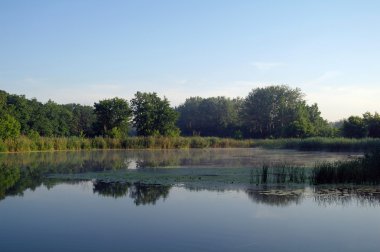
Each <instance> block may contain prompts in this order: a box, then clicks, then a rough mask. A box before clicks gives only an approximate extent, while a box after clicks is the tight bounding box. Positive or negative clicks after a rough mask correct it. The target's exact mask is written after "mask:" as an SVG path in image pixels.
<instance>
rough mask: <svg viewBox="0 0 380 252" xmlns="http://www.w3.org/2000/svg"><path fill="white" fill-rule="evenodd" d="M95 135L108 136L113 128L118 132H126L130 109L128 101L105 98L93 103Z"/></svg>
mask: <svg viewBox="0 0 380 252" xmlns="http://www.w3.org/2000/svg"><path fill="white" fill-rule="evenodd" d="M94 106H95V114H96V117H97V120H96V126H97V135H103V136H108V134H110V133H112V130H113V129H114V128H117V129H118V130H119V131H120V134H128V123H129V121H130V118H131V113H132V111H131V109H130V108H129V104H128V101H126V100H124V99H121V98H117V97H116V98H113V99H106V100H102V101H99V102H98V103H95V105H94Z"/></svg>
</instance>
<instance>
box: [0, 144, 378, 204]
mask: <svg viewBox="0 0 380 252" xmlns="http://www.w3.org/2000/svg"><path fill="white" fill-rule="evenodd" d="M256 151H258V152H257V153H256V154H257V155H258V156H260V155H263V156H264V157H266V158H262V159H260V158H259V157H257V158H256V157H254V155H253V153H255V152H252V150H246V149H242V150H240V149H237V150H173V151H171V150H167V151H91V152H53V153H51V152H50V153H25V154H17V155H16V154H15V155H12V154H7V155H0V200H3V199H5V198H6V197H7V196H16V195H18V196H22V195H23V193H24V191H25V190H28V189H29V190H32V191H33V190H35V189H36V188H38V187H40V186H45V187H46V188H48V189H50V188H52V187H54V186H55V185H57V184H62V183H69V184H73V183H79V182H80V180H81V179H80V178H76V179H70V178H69V177H65V176H62V177H55V178H52V177H49V176H48V175H49V174H62V175H70V174H88V173H91V174H90V175H91V176H93V177H83V178H86V180H93V193H95V194H98V195H101V196H105V197H113V198H122V197H129V198H131V199H133V201H134V203H135V204H136V205H146V204H155V203H156V202H157V201H158V200H160V199H166V198H167V197H169V192H170V190H171V188H172V185H177V186H178V185H179V184H181V186H183V187H185V188H186V189H189V190H190V189H191V190H194V189H195V190H201V189H205V190H222V191H223V190H244V191H245V192H246V193H247V195H248V197H249V198H250V199H251V200H252V201H253V202H255V203H260V204H267V205H271V206H288V205H291V204H299V203H301V202H302V201H303V199H305V198H306V197H309V198H313V199H314V200H315V201H316V202H317V203H318V204H321V205H329V204H340V205H345V204H351V203H352V202H354V201H356V202H358V203H359V204H374V205H378V204H379V202H380V189H379V187H378V186H377V185H378V184H379V182H380V169H379V168H380V165H379V164H380V162H379V160H380V154H379V153H380V152H372V153H368V154H366V155H365V156H364V157H356V158H354V159H352V160H345V161H343V159H342V160H341V159H340V158H342V157H343V155H342V156H339V155H338V158H336V159H334V160H338V161H336V162H325V163H318V164H317V165H315V166H314V168H313V167H312V166H310V168H306V167H305V164H307V163H308V162H309V161H310V160H309V161H308V162H304V163H302V165H300V166H296V165H297V162H298V164H299V162H301V161H300V160H295V162H290V160H291V159H297V158H294V157H293V156H292V155H290V153H288V152H285V153H282V152H268V151H264V152H262V150H256ZM270 153H272V154H274V156H275V155H279V157H277V158H274V159H273V160H270V159H269V157H270ZM279 153H280V154H279ZM292 154H294V155H295V156H297V155H300V154H297V152H292ZM308 154H310V153H308ZM252 155H253V156H252ZM330 155H333V154H330ZM284 156H289V157H287V159H283V158H284ZM300 157H303V158H304V156H302V155H301V156H300ZM320 157H321V155H319V154H318V155H317V158H320ZM332 157H333V156H331V158H332ZM344 157H346V156H344ZM268 160H270V161H268ZM311 160H313V162H314V158H312V159H311ZM327 160H329V159H327ZM293 161H294V160H293ZM221 164H223V165H221ZM162 166H164V167H167V166H169V167H171V166H174V167H192V168H194V169H187V170H186V169H157V170H156V171H155V170H153V172H152V171H151V170H149V169H145V168H146V167H149V168H155V167H162ZM199 167H208V168H207V169H204V168H203V170H202V169H200V168H199ZM215 167H221V169H219V170H217V169H215ZM223 167H224V168H223ZM225 167H236V168H233V169H226V168H225ZM248 167H250V168H249V169H247V168H248ZM131 169H132V170H131ZM136 169H137V170H141V171H144V172H145V173H144V174H145V175H146V176H148V177H150V178H152V177H154V179H156V178H159V177H160V176H161V178H163V179H165V181H166V184H165V183H159V181H158V182H156V183H149V180H147V181H148V182H146V181H145V182H144V181H143V180H139V179H140V178H141V174H142V173H141V172H139V173H138V174H137V175H139V176H140V177H137V180H134V181H127V180H124V181H123V180H121V181H120V180H119V178H118V179H114V180H113V179H112V177H111V178H110V179H107V180H104V179H103V180H102V179H98V178H97V176H98V175H99V174H100V175H101V174H104V172H109V173H107V174H111V175H112V174H114V172H115V171H135V170H136ZM197 171H200V172H201V173H199V172H198V173H197ZM213 172H215V173H213ZM121 174H122V176H124V177H123V178H125V176H126V174H127V175H128V174H129V175H131V174H135V175H136V173H121ZM144 174H143V175H144ZM145 175H144V176H145ZM107 176H108V175H107ZM170 176H172V177H170ZM223 176H224V177H223ZM83 178H82V179H83ZM224 178H227V179H224ZM170 179H171V180H170ZM231 180H232V181H231ZM343 183H346V185H342V184H343ZM347 183H349V184H347ZM231 184H233V186H231ZM321 184H322V185H321ZM323 184H325V185H323ZM215 185H217V186H215Z"/></svg>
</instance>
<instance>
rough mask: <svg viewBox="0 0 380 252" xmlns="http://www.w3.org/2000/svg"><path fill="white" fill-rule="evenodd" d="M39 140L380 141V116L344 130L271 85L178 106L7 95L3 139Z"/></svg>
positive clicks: (161, 101) (1, 106) (295, 92)
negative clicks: (61, 101) (213, 138)
mask: <svg viewBox="0 0 380 252" xmlns="http://www.w3.org/2000/svg"><path fill="white" fill-rule="evenodd" d="M19 135H26V136H29V137H37V136H46V137H52V136H59V137H68V136H79V137H95V136H105V137H111V138H126V137H128V136H130V135H138V136H179V135H183V136H194V135H196V136H218V137H230V138H237V139H240V138H305V137H314V136H322V137H334V136H344V137H352V138H361V137H380V116H379V114H377V113H375V114H374V115H372V114H370V113H365V114H364V115H363V117H357V116H351V117H349V118H348V119H346V120H344V121H343V122H342V123H340V124H339V125H338V126H334V125H333V124H331V123H329V122H328V121H327V120H325V119H323V118H322V116H321V112H320V111H319V108H318V105H317V104H312V105H308V104H307V103H306V101H305V99H304V94H303V93H302V92H301V90H300V89H298V88H294V89H293V88H290V87H288V86H284V85H282V86H268V87H263V88H255V89H253V90H252V91H251V92H250V93H249V94H248V95H247V96H246V97H245V98H234V99H231V98H227V97H223V96H219V97H210V98H201V97H190V98H188V99H186V101H185V102H184V103H183V104H181V105H179V106H178V107H172V106H170V103H169V101H168V100H167V98H165V97H164V98H160V97H159V96H158V95H157V94H156V93H149V92H137V93H136V94H135V95H134V98H132V99H131V100H130V101H128V100H126V99H123V98H118V97H115V98H111V99H104V100H101V101H99V102H96V103H95V104H94V106H85V105H80V104H57V103H55V102H53V101H51V100H49V101H48V102H46V103H42V102H39V101H38V100H36V99H35V98H33V99H27V98H26V97H25V96H24V95H15V94H9V93H7V92H5V91H0V138H1V139H3V140H4V139H6V138H12V137H17V136H19Z"/></svg>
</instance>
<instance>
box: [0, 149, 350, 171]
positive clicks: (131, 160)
mask: <svg viewBox="0 0 380 252" xmlns="http://www.w3.org/2000/svg"><path fill="white" fill-rule="evenodd" d="M350 154H352V153H331V152H300V151H294V150H264V149H259V148H250V149H187V150H186V149H184V150H123V151H117V150H116V151H115V150H113V151H107V150H102V151H72V152H70V151H62V152H31V153H15V154H0V163H2V164H6V165H11V166H17V167H20V168H22V167H32V168H38V169H42V170H43V171H44V172H50V173H52V172H56V173H81V172H90V171H105V170H120V169H131V168H146V167H150V168H154V167H228V168H235V167H249V168H252V167H262V166H263V165H264V164H267V165H269V166H276V165H278V164H287V165H289V166H296V167H305V166H308V167H311V166H313V165H314V164H315V162H317V161H318V162H321V161H336V160H345V159H347V158H349V155H350Z"/></svg>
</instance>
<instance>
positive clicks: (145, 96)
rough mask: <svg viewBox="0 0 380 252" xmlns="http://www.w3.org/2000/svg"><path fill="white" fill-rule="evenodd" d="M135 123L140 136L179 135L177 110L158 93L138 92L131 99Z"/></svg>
mask: <svg viewBox="0 0 380 252" xmlns="http://www.w3.org/2000/svg"><path fill="white" fill-rule="evenodd" d="M131 106H132V111H133V125H134V126H135V127H136V131H137V134H138V135H140V136H152V135H163V136H177V135H179V129H178V128H177V127H176V121H177V118H178V114H177V112H176V111H175V110H174V109H173V108H171V107H170V104H169V101H168V100H167V99H166V98H164V99H161V98H160V97H158V96H157V94H156V93H142V92H137V93H136V94H135V97H134V98H133V99H132V101H131Z"/></svg>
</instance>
